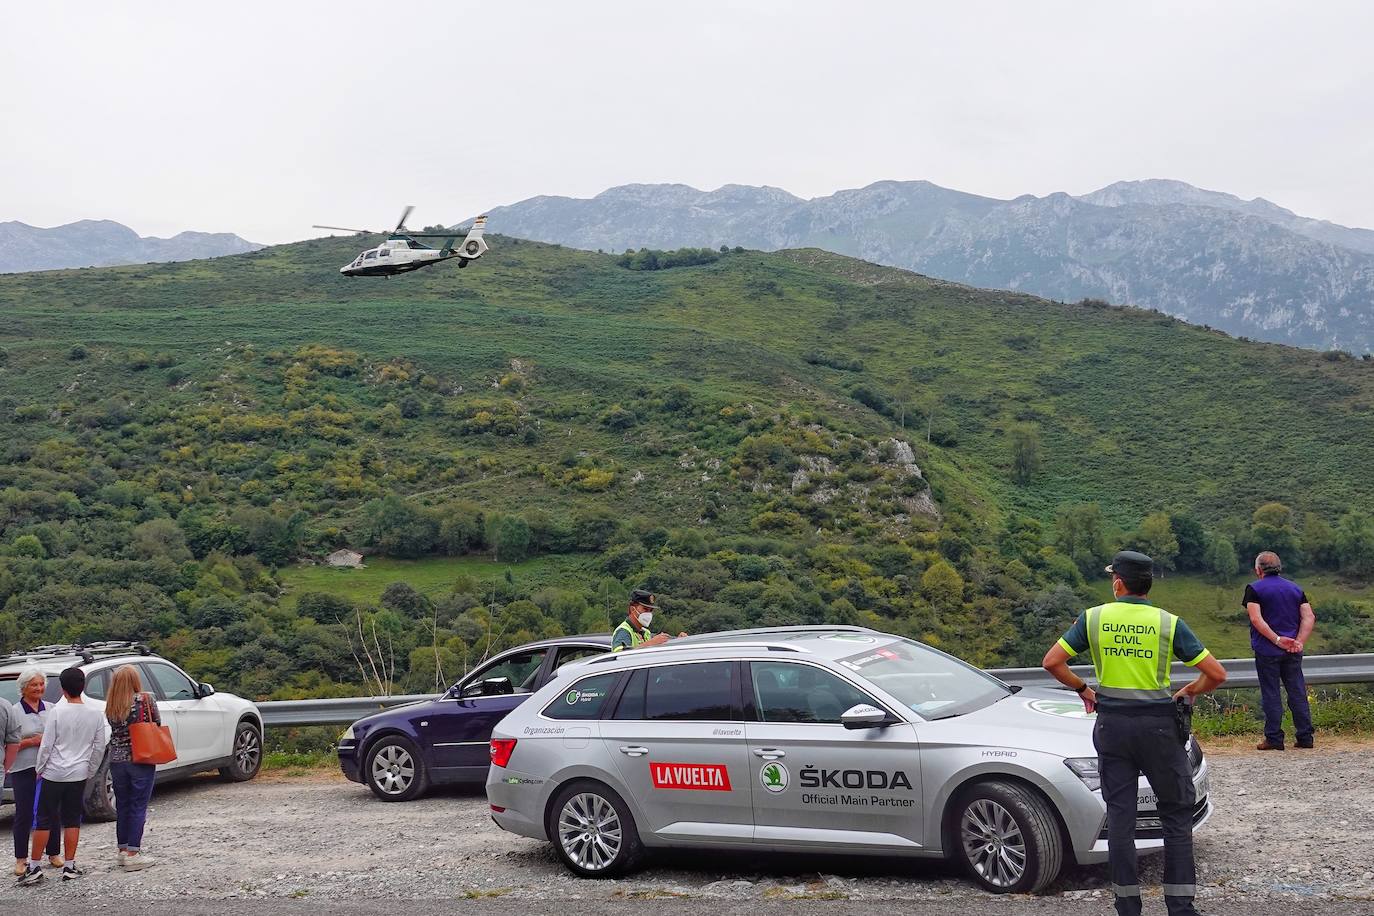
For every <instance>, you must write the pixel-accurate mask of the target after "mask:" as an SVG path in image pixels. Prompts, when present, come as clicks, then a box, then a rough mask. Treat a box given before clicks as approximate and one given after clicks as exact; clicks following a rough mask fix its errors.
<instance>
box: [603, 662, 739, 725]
mask: <svg viewBox="0 0 1374 916" xmlns="http://www.w3.org/2000/svg"><path fill="white" fill-rule="evenodd" d="M738 670H739V667H738V665H736V664H735V663H734V662H699V663H697V664H688V665H658V666H656V667H653V668H641V669H640V670H638V671H636V672H635V673H634V675H633V676H632V677H631V679H630V683H629V684H628V685H627V686H626V688H625V693H624V696H623V697H622V698H621V701H620V705H619V707H617V709H616V711H615V718H617V719H674V720H678V721H697V722H720V721H733V720H734V719H736V718H737V714H736V712H735V702H734V697H735V692H736V684H735V679H736V676H737V672H738Z"/></svg>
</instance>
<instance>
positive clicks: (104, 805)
mask: <svg viewBox="0 0 1374 916" xmlns="http://www.w3.org/2000/svg"><path fill="white" fill-rule="evenodd" d="M121 665H133V666H134V667H135V668H137V669H138V673H139V679H140V680H141V681H142V682H143V689H144V690H145V691H146V692H148V693H151V694H152V695H153V696H154V697H155V698H156V699H157V708H158V711H159V712H160V713H161V714H162V723H163V724H164V725H166V726H168V727H170V729H171V731H172V740H173V741H174V742H175V743H176V750H177V759H176V760H174V761H172V762H171V763H166V764H162V765H160V766H159V767H158V768H157V781H158V782H164V781H166V780H170V779H180V778H182V777H185V776H193V775H195V774H196V773H204V772H207V771H209V770H218V771H219V775H220V778H221V779H225V780H227V781H229V782H242V781H244V780H248V779H252V778H253V777H254V776H256V775H258V767H259V766H261V765H262V713H260V712H259V711H258V708H257V707H256V706H254V705H253V704H252V703H250V702H249V701H248V700H245V699H243V698H241V697H236V696H234V695H233V694H228V693H215V688H213V687H211V686H210V685H209V684H201V683H198V682H197V681H195V680H193V679H192V678H190V677H188V676H187V674H186V672H184V671H182V670H181V669H180V668H178V667H177V666H176V665H174V664H172V663H171V662H169V661H167V660H166V659H165V658H159V657H158V656H156V655H153V654H152V653H151V652H149V650H148V647H147V646H144V645H139V644H136V643H128V642H102V643H92V644H91V645H87V646H39V647H37V648H34V649H29V650H26V651H22V652H15V653H11V654H7V655H0V702H3V703H14V702H15V701H16V700H18V699H19V684H18V682H17V681H18V677H19V674H20V672H21V671H23V670H25V669H26V668H37V669H38V670H40V671H42V672H43V673H44V674H45V675H47V678H48V689H47V692H46V694H45V697H44V698H45V700H46V701H47V702H49V703H56V702H59V701H61V698H62V687H61V685H60V684H59V683H58V680H57V678H58V675H59V674H61V673H62V671H63V670H65V669H67V668H70V667H72V666H76V667H79V668H81V670H83V671H85V672H86V692H85V701H86V702H88V703H90V704H91V705H92V706H94V707H95V708H97V709H101V710H103V709H104V708H105V694H106V691H108V690H109V686H110V679H111V678H112V677H113V676H114V672H115V669H117V668H119V667H120V666H121ZM3 801H4V802H7V803H12V802H13V794H12V793H11V791H10V789H9V787H8V786H7V787H6V788H5V790H4V797H3ZM114 815H115V798H114V791H113V788H112V786H111V783H110V759H109V752H108V751H107V752H106V756H105V760H104V761H102V762H101V764H100V770H99V772H98V773H97V774H96V777H95V778H94V779H92V780H91V781H90V784H89V785H87V787H86V816H87V817H88V818H90V819H92V820H112V819H113V818H114Z"/></svg>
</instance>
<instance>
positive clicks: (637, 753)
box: [620, 744, 649, 757]
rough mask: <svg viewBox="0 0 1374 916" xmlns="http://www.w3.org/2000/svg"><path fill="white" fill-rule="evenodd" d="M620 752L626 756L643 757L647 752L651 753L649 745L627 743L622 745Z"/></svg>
mask: <svg viewBox="0 0 1374 916" xmlns="http://www.w3.org/2000/svg"><path fill="white" fill-rule="evenodd" d="M620 753H622V754H624V755H625V756H626V757H643V756H644V755H645V754H647V753H649V749H648V748H647V747H640V746H639V745H638V744H625V745H621V748H620Z"/></svg>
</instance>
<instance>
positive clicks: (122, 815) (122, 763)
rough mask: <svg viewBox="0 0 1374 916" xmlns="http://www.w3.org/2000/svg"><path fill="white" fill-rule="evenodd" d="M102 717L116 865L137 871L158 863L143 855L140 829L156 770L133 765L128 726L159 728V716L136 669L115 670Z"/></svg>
mask: <svg viewBox="0 0 1374 916" xmlns="http://www.w3.org/2000/svg"><path fill="white" fill-rule="evenodd" d="M105 718H106V719H108V720H109V722H110V778H111V779H112V780H113V781H114V793H115V841H116V842H117V843H118V844H119V851H118V852H117V853H116V854H115V855H116V857H117V861H116V864H117V865H118V866H119V867H120V868H122V869H124V870H125V871H139V870H140V869H144V868H148V867H149V866H152V865H156V864H157V860H156V859H154V858H153V857H152V856H150V855H148V854H147V853H145V852H143V827H144V824H145V823H146V822H147V819H148V802H149V801H150V800H151V799H152V797H153V776H154V773H155V771H156V770H157V767H156V766H154V765H153V764H151V763H135V762H134V759H133V742H132V740H131V738H130V735H129V726H130V725H133V724H134V723H135V722H154V723H157V724H158V725H161V724H162V716H161V715H160V714H159V713H158V711H157V703H156V702H154V701H153V698H152V697H151V696H149V695H148V694H146V693H143V684H142V683H141V682H140V680H139V677H138V669H137V668H135V667H134V666H133V665H124V666H123V667H121V668H119V670H117V671H115V673H114V678H113V679H112V680H111V681H110V692H109V693H108V694H106V697H105Z"/></svg>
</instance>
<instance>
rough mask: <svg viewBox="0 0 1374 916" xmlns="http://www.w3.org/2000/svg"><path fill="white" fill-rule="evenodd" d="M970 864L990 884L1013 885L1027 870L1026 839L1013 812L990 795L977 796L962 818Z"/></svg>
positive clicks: (966, 851)
mask: <svg viewBox="0 0 1374 916" xmlns="http://www.w3.org/2000/svg"><path fill="white" fill-rule="evenodd" d="M959 833H960V838H961V839H962V840H963V844H964V855H965V856H966V857H967V858H968V861H969V864H970V865H972V866H973V870H974V871H976V872H977V873H978V874H979V876H981V877H982V878H983V879H984V880H985V881H987V882H988V883H989V884H993V885H995V886H997V887H1011V886H1012V885H1013V884H1015V883H1016V882H1018V881H1020V880H1021V877H1022V876H1023V875H1024V874H1025V873H1026V838H1025V837H1024V836H1023V835H1022V833H1021V828H1020V826H1018V825H1017V823H1016V819H1015V818H1014V817H1012V815H1011V812H1010V811H1008V810H1007V809H1006V808H1004V807H1002V806H1001V805H999V804H998V803H997V802H995V801H993V800H991V799H988V798H979V799H975V800H974V801H973V802H971V803H970V804H969V806H968V807H967V808H965V809H964V815H963V817H962V818H960V820H959Z"/></svg>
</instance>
